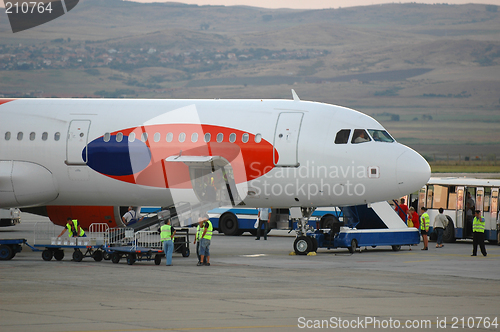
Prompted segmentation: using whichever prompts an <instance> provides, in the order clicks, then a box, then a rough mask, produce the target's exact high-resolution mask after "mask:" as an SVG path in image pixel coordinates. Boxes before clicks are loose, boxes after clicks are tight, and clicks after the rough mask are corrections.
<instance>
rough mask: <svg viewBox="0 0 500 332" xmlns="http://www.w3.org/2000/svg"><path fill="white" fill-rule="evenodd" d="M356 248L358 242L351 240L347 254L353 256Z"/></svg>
mask: <svg viewBox="0 0 500 332" xmlns="http://www.w3.org/2000/svg"><path fill="white" fill-rule="evenodd" d="M357 247H358V241H356V239H352V241H351V246H350V247H349V248H348V249H349V252H350V253H351V254H354V252H355V251H356V248H357Z"/></svg>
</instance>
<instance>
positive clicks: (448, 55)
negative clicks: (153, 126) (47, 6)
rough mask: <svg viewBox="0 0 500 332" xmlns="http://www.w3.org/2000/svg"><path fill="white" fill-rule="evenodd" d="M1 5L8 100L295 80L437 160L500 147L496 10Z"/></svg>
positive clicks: (249, 92)
mask: <svg viewBox="0 0 500 332" xmlns="http://www.w3.org/2000/svg"><path fill="white" fill-rule="evenodd" d="M1 15H4V16H1ZM1 15H0V94H3V95H4V96H34V97H36V96H59V97H62V96H64V97H67V96H91V97H98V96H106V97H141V98H143V97H144V98H192V97H196V98H214V97H218V98H290V88H291V87H293V88H294V89H295V90H296V91H297V92H298V93H299V96H300V97H301V98H302V99H304V100H316V101H322V102H328V103H334V104H339V105H343V106H347V107H351V108H355V109H358V110H361V111H363V112H365V113H368V114H370V115H372V116H374V117H376V118H377V119H378V120H379V121H381V122H382V124H383V125H384V126H386V127H387V128H388V129H389V130H390V131H391V133H393V134H394V135H395V136H396V138H397V139H398V140H399V141H402V142H403V143H406V144H409V145H410V146H413V147H414V148H417V149H418V150H419V151H420V152H421V153H423V154H426V155H428V156H429V158H431V157H432V156H434V155H438V156H439V155H444V154H446V153H448V154H452V155H453V157H454V158H456V157H458V155H460V156H461V157H462V158H463V156H465V155H467V156H470V155H473V154H483V155H489V154H492V153H496V154H500V153H498V152H496V151H500V143H499V142H500V133H499V132H498V130H496V129H495V128H494V126H490V124H492V123H493V124H495V123H496V124H497V123H499V122H500V99H499V96H500V93H499V92H500V13H499V11H498V8H497V6H491V5H446V4H436V5H423V4H386V5H376V6H366V7H350V8H342V9H324V10H290V9H264V8H254V7H245V6H231V7H225V6H196V5H185V4H180V3H152V4H140V3H134V2H130V1H121V0H85V1H80V3H79V4H78V5H77V6H76V7H75V8H74V9H73V10H72V11H71V12H69V13H68V14H66V15H64V16H62V17H60V18H58V19H56V20H54V21H52V22H49V23H47V24H44V25H42V26H39V27H37V28H34V29H31V30H27V31H24V32H20V33H16V34H13V33H12V32H11V31H10V27H9V26H8V20H7V19H6V17H5V14H4V13H2V14H1ZM462 124H467V126H465V127H464V126H463V125H462ZM412 128H415V129H412ZM416 128H418V129H416ZM440 128H443V129H440ZM455 128H457V129H455ZM467 128H470V131H469V130H467ZM478 131H480V132H481V133H482V134H481V135H473V134H471V133H474V132H478ZM440 133H441V134H440Z"/></svg>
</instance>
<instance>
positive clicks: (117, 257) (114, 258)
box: [111, 252, 121, 264]
mask: <svg viewBox="0 0 500 332" xmlns="http://www.w3.org/2000/svg"><path fill="white" fill-rule="evenodd" d="M120 259H121V255H120V254H118V253H116V252H115V253H113V254H112V255H111V261H112V262H113V263H115V264H118V263H119V262H120Z"/></svg>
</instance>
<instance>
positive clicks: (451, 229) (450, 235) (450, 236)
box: [443, 216, 456, 243]
mask: <svg viewBox="0 0 500 332" xmlns="http://www.w3.org/2000/svg"><path fill="white" fill-rule="evenodd" d="M446 218H447V219H448V225H447V226H446V228H445V229H444V232H443V242H446V243H453V242H455V240H456V239H455V225H454V224H453V220H452V219H451V218H450V217H449V216H446Z"/></svg>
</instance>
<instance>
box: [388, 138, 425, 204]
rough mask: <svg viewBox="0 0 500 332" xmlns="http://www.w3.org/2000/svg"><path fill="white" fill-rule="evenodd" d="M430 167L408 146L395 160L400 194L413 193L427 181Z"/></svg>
mask: <svg viewBox="0 0 500 332" xmlns="http://www.w3.org/2000/svg"><path fill="white" fill-rule="evenodd" d="M430 177H431V167H430V166H429V164H428V163H427V161H426V160H425V159H424V158H423V157H422V156H421V155H420V154H418V153H417V152H415V151H413V150H411V149H409V148H408V150H407V151H405V152H403V154H401V156H399V158H398V160H397V162H396V179H397V182H398V187H399V190H400V191H401V195H408V194H410V193H413V192H415V191H417V190H419V189H420V188H422V186H423V185H424V184H426V183H427V181H429V178H430Z"/></svg>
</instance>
